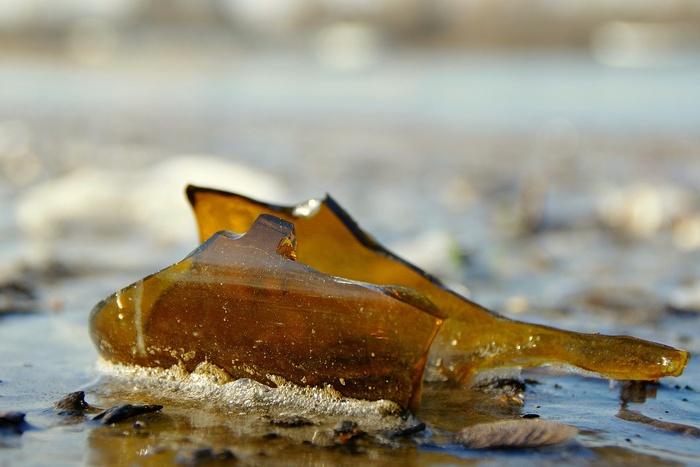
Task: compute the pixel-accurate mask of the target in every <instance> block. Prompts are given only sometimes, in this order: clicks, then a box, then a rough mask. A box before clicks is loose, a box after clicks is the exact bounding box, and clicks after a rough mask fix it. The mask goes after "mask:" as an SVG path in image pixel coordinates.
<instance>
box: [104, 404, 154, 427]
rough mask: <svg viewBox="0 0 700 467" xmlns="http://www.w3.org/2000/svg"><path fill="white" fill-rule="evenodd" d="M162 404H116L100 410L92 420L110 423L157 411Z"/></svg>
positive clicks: (105, 423)
mask: <svg viewBox="0 0 700 467" xmlns="http://www.w3.org/2000/svg"><path fill="white" fill-rule="evenodd" d="M162 408H163V406H162V405H157V404H153V405H132V404H124V405H117V406H115V407H112V408H110V409H107V410H105V411H104V412H100V413H98V414H97V415H95V416H94V417H93V420H97V421H99V422H101V423H102V424H103V425H111V424H112V423H119V422H122V421H124V420H128V419H129V418H132V417H136V416H138V415H142V414H145V413H150V412H157V411H159V410H160V409H162Z"/></svg>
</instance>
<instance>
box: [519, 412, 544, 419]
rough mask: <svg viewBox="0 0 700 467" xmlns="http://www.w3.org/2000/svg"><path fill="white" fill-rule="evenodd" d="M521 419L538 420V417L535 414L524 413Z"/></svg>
mask: <svg viewBox="0 0 700 467" xmlns="http://www.w3.org/2000/svg"><path fill="white" fill-rule="evenodd" d="M521 418H540V416H539V414H536V413H525V414H523V415H522V417H521Z"/></svg>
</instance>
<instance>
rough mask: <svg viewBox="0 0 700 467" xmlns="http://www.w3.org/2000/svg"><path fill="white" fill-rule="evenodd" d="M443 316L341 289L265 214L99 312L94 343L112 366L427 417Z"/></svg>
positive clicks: (398, 291) (401, 299) (405, 300)
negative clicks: (426, 391) (286, 384)
mask: <svg viewBox="0 0 700 467" xmlns="http://www.w3.org/2000/svg"><path fill="white" fill-rule="evenodd" d="M443 317H444V316H443V315H442V314H441V313H440V312H439V311H438V310H437V308H435V306H434V305H433V304H432V303H430V302H429V301H428V300H427V299H425V297H422V296H420V295H418V294H416V293H415V292H413V291H411V290H408V289H403V288H400V287H381V286H376V285H373V284H367V283H361V282H354V281H350V280H347V279H340V278H336V277H332V276H329V275H326V274H324V273H321V272H318V271H316V270H314V269H312V268H310V267H308V266H307V265H305V264H303V263H302V262H299V261H296V260H295V240H294V227H293V225H292V224H290V223H289V222H286V221H283V220H281V219H279V218H276V217H273V216H269V215H262V216H260V218H259V219H258V220H257V221H256V222H255V223H253V224H252V226H251V227H250V229H249V230H248V232H247V233H246V234H245V235H242V236H241V235H237V234H233V233H231V232H226V231H223V232H219V233H216V234H214V235H213V236H212V237H211V238H210V239H209V240H208V241H206V242H205V243H204V244H203V245H202V246H200V247H199V248H197V249H196V250H195V251H194V252H193V253H191V254H190V255H189V256H188V257H187V258H185V259H184V260H182V261H181V262H179V263H177V264H175V265H173V266H171V267H168V268H166V269H164V270H162V271H160V272H158V273H156V274H153V275H151V276H148V277H146V278H144V279H142V280H140V281H138V282H136V283H134V284H132V285H130V286H128V287H126V288H124V289H123V290H121V291H119V292H117V293H116V294H114V295H112V296H110V297H108V298H107V299H106V300H104V301H103V302H101V303H99V304H98V305H97V306H96V307H95V308H94V309H93V311H92V313H91V316H90V329H91V335H92V339H93V341H94V342H95V345H96V346H97V348H98V350H99V352H100V354H101V355H102V356H103V357H104V358H105V359H107V360H110V361H113V362H121V363H132V364H137V365H142V366H158V367H164V368H168V367H170V366H172V365H175V364H181V365H184V367H185V368H186V369H187V370H189V371H192V370H194V369H195V368H196V366H197V365H198V364H200V363H202V362H205V361H206V362H209V363H213V364H214V365H217V366H219V367H221V368H223V369H224V370H226V371H227V372H228V373H230V375H231V376H232V377H233V378H252V379H255V380H257V381H260V382H262V383H265V384H269V385H274V384H273V383H272V381H271V380H270V379H269V376H270V375H276V376H282V377H284V378H285V379H287V380H289V381H292V382H294V383H296V384H300V385H310V386H320V387H322V386H324V385H326V384H329V385H331V386H333V388H335V389H336V390H337V391H339V392H340V393H341V394H343V395H345V396H349V397H354V398H359V399H371V400H377V399H388V400H392V401H394V402H397V403H398V404H399V405H401V406H402V407H403V408H411V409H415V408H416V407H417V405H418V403H419V400H420V391H421V387H422V380H423V372H424V369H425V363H426V359H427V354H428V349H429V347H430V344H431V342H432V340H433V338H434V336H435V334H436V333H437V330H438V328H439V326H440V324H441V323H442V319H443Z"/></svg>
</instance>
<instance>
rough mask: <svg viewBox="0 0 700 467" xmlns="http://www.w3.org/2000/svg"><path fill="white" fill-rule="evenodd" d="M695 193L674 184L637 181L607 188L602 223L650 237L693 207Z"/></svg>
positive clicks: (632, 234)
mask: <svg viewBox="0 0 700 467" xmlns="http://www.w3.org/2000/svg"><path fill="white" fill-rule="evenodd" d="M693 204H694V200H693V196H692V194H691V193H689V192H688V191H685V190H682V189H681V188H679V187H677V186H673V185H653V184H649V183H636V184H633V185H630V186H626V187H614V188H608V189H607V190H605V191H604V192H603V193H602V195H601V196H600V197H599V200H598V211H599V213H600V218H601V220H602V222H603V223H604V224H605V225H607V226H608V227H610V228H612V229H613V230H614V231H616V232H618V233H620V234H622V235H623V236H626V237H630V238H638V239H639V238H651V237H653V236H655V235H656V234H658V233H659V232H660V231H661V230H662V229H664V228H667V227H669V226H670V225H672V224H673V223H674V222H675V221H677V220H678V219H679V218H682V217H684V216H685V214H686V213H687V212H690V211H692V210H693Z"/></svg>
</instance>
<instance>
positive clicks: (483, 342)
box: [187, 186, 690, 381]
mask: <svg viewBox="0 0 700 467" xmlns="http://www.w3.org/2000/svg"><path fill="white" fill-rule="evenodd" d="M187 196H188V198H189V200H190V202H191V204H192V206H193V209H194V212H195V216H196V218H197V222H198V224H199V233H200V236H201V237H202V238H207V237H208V236H209V235H211V233H213V232H215V231H217V230H221V229H229V230H232V231H234V232H245V231H246V230H247V229H248V227H249V226H250V224H251V223H252V222H253V221H254V220H255V219H256V218H257V216H258V215H260V214H262V213H270V214H274V215H276V216H279V217H281V218H283V219H286V220H288V221H290V222H293V223H294V225H295V227H296V233H297V235H298V238H299V244H298V248H297V255H298V258H299V261H301V262H303V263H305V264H308V265H309V266H311V267H313V268H315V269H318V270H319V271H323V272H325V273H327V274H331V275H334V276H338V277H346V278H348V279H352V280H358V281H364V282H370V283H373V284H398V285H401V286H404V287H408V288H411V289H414V290H416V291H417V292H418V293H420V294H422V295H425V296H426V297H428V298H429V299H430V300H431V301H432V302H433V303H435V304H436V305H437V306H438V307H439V308H440V310H441V311H443V312H445V313H446V314H447V315H448V317H449V319H447V320H446V321H445V323H444V324H443V326H442V328H441V330H440V332H439V333H438V336H437V337H436V339H435V343H434V344H433V348H432V349H431V353H430V360H431V363H432V364H435V365H437V366H438V367H439V369H440V370H441V371H442V372H443V373H444V374H445V376H447V377H449V378H451V379H453V380H457V381H464V380H466V379H468V378H469V376H470V375H471V374H472V373H473V372H475V371H478V370H482V369H489V368H499V367H509V366H520V367H528V366H538V365H542V364H555V365H559V364H563V365H571V366H574V367H577V368H580V369H582V370H585V371H589V372H592V373H595V374H597V375H599V376H602V377H605V378H612V379H629V380H656V379H658V378H661V377H663V376H677V375H680V374H681V373H682V372H683V369H684V368H685V366H686V364H687V363H688V359H689V358H690V356H689V354H688V353H687V352H685V351H682V350H677V349H674V348H672V347H669V346H666V345H662V344H657V343H654V342H649V341H644V340H641V339H636V338H634V337H629V336H605V335H600V334H581V333H575V332H570V331H563V330H559V329H556V328H552V327H548V326H540V325H534V324H528V323H522V322H518V321H513V320H510V319H507V318H504V317H502V316H500V315H498V314H496V313H494V312H492V311H490V310H487V309H486V308H484V307H482V306H480V305H478V304H476V303H474V302H472V301H470V300H468V299H467V298H465V297H462V296H460V295H458V294H457V293H455V292H453V291H451V290H449V289H447V288H446V287H445V286H444V285H443V284H442V283H440V281H439V280H437V279H436V278H434V277H432V276H431V275H429V274H427V273H425V272H424V271H421V270H420V269H419V268H417V267H415V266H413V265H412V264H410V263H407V262H406V261H404V260H403V259H401V258H399V257H397V256H395V255H394V254H392V253H391V252H389V251H387V250H386V249H385V248H384V247H382V246H381V245H380V244H379V243H377V242H376V241H375V240H374V239H373V238H372V237H370V236H369V235H368V234H367V233H365V232H364V231H362V230H361V229H360V227H359V226H358V225H357V224H356V223H355V221H354V220H353V219H352V218H351V217H350V216H349V215H348V214H347V213H346V212H345V211H344V210H343V209H342V208H341V207H340V206H339V205H338V204H337V203H336V202H335V201H334V200H333V199H332V198H330V197H326V199H325V200H323V201H322V202H320V201H313V200H312V201H310V202H308V203H306V204H302V205H299V206H296V207H283V206H276V205H271V204H265V203H261V202H258V201H255V200H252V199H249V198H246V197H243V196H240V195H236V194H234V193H228V192H225V191H219V190H213V189H208V188H199V187H194V186H190V187H188V188H187Z"/></svg>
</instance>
